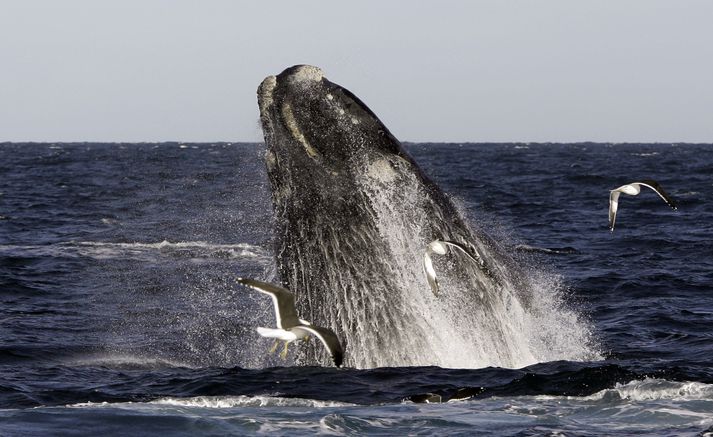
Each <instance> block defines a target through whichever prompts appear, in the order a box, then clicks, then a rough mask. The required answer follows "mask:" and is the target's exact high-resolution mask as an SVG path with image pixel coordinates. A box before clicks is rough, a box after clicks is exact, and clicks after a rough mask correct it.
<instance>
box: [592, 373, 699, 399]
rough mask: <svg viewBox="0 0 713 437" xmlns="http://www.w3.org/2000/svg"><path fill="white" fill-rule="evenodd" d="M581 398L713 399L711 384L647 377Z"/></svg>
mask: <svg viewBox="0 0 713 437" xmlns="http://www.w3.org/2000/svg"><path fill="white" fill-rule="evenodd" d="M583 399H585V400H606V401H614V400H629V401H635V402H641V401H654V400H673V401H693V400H708V401H713V384H705V383H702V382H679V381H667V380H665V379H655V378H647V379H643V380H634V381H630V382H628V383H626V384H617V385H616V386H615V387H614V388H611V389H608V390H602V391H600V392H598V393H594V394H593V395H590V396H586V397H584V398H583Z"/></svg>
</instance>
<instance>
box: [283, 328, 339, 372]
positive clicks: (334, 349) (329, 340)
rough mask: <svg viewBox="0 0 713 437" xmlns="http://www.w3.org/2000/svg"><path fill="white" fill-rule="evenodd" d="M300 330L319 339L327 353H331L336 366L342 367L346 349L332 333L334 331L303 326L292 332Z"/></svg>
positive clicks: (293, 329)
mask: <svg viewBox="0 0 713 437" xmlns="http://www.w3.org/2000/svg"><path fill="white" fill-rule="evenodd" d="M300 330H302V331H307V332H308V333H310V334H312V335H314V336H315V337H317V338H318V339H319V341H321V342H322V344H323V345H324V347H325V348H327V351H329V355H331V357H332V361H334V365H335V366H337V367H339V366H341V365H342V361H343V360H344V348H343V347H342V344H341V343H340V342H339V338H337V335H336V334H335V333H334V332H332V330H330V329H327V328H322V327H320V326H314V325H309V326H305V325H302V326H295V327H294V328H292V331H300Z"/></svg>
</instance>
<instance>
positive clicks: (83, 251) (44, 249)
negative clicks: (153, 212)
mask: <svg viewBox="0 0 713 437" xmlns="http://www.w3.org/2000/svg"><path fill="white" fill-rule="evenodd" d="M0 254H2V255H16V256H17V255H22V256H46V257H69V258H75V257H88V258H94V259H135V260H154V259H157V258H160V257H166V256H168V257H171V256H177V255H181V256H183V257H184V256H185V255H186V254H188V255H189V258H191V259H202V258H221V259H251V258H252V259H256V260H261V261H262V260H265V261H267V260H270V259H271V258H272V255H271V254H270V253H268V252H267V251H266V250H265V249H263V248H261V247H260V246H256V245H252V244H249V243H235V244H214V243H208V242H205V241H180V242H175V243H174V242H170V241H167V240H163V241H160V242H155V243H140V242H136V243H111V242H102V241H72V242H62V243H55V244H48V245H13V244H0Z"/></svg>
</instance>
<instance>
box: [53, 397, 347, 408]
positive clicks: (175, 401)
mask: <svg viewBox="0 0 713 437" xmlns="http://www.w3.org/2000/svg"><path fill="white" fill-rule="evenodd" d="M354 405H356V404H350V403H346V402H337V401H320V400H316V399H301V398H283V397H272V396H194V397H185V398H181V397H163V398H159V399H155V400H153V401H148V402H80V403H76V404H69V405H66V407H68V408H136V409H140V408H151V407H152V406H160V407H179V408H216V409H226V408H309V409H313V408H336V407H348V406H354Z"/></svg>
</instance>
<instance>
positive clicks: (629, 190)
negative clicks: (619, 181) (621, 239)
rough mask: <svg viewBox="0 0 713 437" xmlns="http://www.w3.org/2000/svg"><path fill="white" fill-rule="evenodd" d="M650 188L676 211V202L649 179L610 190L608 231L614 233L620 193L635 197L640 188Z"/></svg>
mask: <svg viewBox="0 0 713 437" xmlns="http://www.w3.org/2000/svg"><path fill="white" fill-rule="evenodd" d="M642 186H643V187H648V188H651V189H652V190H654V191H655V192H656V194H658V195H659V196H660V197H661V198H662V199H663V201H664V202H666V204H667V205H668V206H670V207H671V208H673V209H674V210H675V209H678V207H677V206H676V202H674V201H673V199H671V197H669V195H668V194H666V192H665V191H664V190H663V188H662V187H661V185H659V183H658V182H656V181H654V180H651V179H644V180H642V181H641V182H632V183H630V184H626V185H622V186H621V187H619V188H617V189H616V190H611V192H610V193H609V230H610V231H612V232H614V223H615V222H616V211H617V209H619V195H620V194H621V193H624V194H628V195H630V196H636V195H637V194H639V193H640V192H641V187H642Z"/></svg>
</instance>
